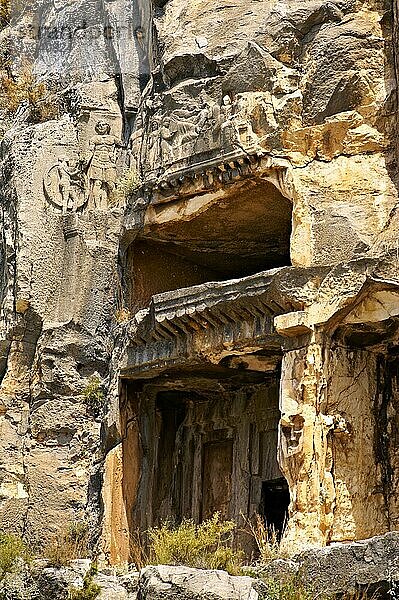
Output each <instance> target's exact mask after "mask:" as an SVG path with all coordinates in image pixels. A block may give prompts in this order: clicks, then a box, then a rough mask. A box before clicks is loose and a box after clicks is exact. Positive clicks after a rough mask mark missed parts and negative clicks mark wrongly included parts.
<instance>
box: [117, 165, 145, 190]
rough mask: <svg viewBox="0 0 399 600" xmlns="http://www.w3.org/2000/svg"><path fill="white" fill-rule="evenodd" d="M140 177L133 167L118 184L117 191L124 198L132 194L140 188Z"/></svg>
mask: <svg viewBox="0 0 399 600" xmlns="http://www.w3.org/2000/svg"><path fill="white" fill-rule="evenodd" d="M141 184H142V181H141V177H140V175H139V174H138V172H137V170H136V169H135V168H134V167H131V168H130V169H129V170H128V171H127V172H126V173H125V175H124V176H123V177H121V179H120V180H119V182H118V191H119V192H120V193H121V194H123V196H124V197H125V198H126V197H127V196H130V195H131V194H134V192H136V191H137V190H138V189H139V187H140V186H141Z"/></svg>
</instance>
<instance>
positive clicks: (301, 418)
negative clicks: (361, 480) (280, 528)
mask: <svg viewBox="0 0 399 600" xmlns="http://www.w3.org/2000/svg"><path fill="white" fill-rule="evenodd" d="M309 338H310V339H309V341H308V345H307V346H305V347H301V348H298V349H293V350H290V351H288V352H286V354H285V355H284V358H283V364H282V377H281V390H280V410H281V421H280V431H279V449H278V459H279V464H280V468H281V470H282V472H283V473H284V475H285V477H286V479H287V481H288V484H289V488H290V495H291V503H290V509H289V521H288V524H287V528H286V531H285V534H284V539H283V543H284V544H287V545H288V546H289V547H290V548H291V549H292V547H293V546H294V547H295V548H298V550H299V549H302V548H304V547H309V546H324V545H325V544H326V542H327V540H328V536H329V533H330V530H331V527H332V522H333V508H334V501H335V491H334V482H333V477H332V474H331V469H332V452H331V442H330V441H329V432H330V430H331V429H332V427H333V425H334V418H333V417H329V416H327V415H324V414H323V412H322V407H323V404H324V403H325V398H324V395H325V389H326V380H325V373H326V366H327V365H326V363H325V358H324V355H325V352H324V340H323V335H322V334H321V333H315V332H312V333H311V334H310V336H309Z"/></svg>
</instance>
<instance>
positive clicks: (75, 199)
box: [44, 156, 85, 214]
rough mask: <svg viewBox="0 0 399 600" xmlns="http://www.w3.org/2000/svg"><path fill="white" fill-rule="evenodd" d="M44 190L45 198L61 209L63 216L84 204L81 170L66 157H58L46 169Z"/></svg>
mask: <svg viewBox="0 0 399 600" xmlns="http://www.w3.org/2000/svg"><path fill="white" fill-rule="evenodd" d="M74 162H75V166H73V163H74ZM44 189H45V192H46V195H47V197H48V198H49V199H50V200H51V202H53V204H55V205H56V206H58V207H59V208H61V209H62V212H63V214H66V213H68V212H75V211H76V210H78V209H79V208H80V207H81V206H83V204H84V203H85V195H84V185H83V182H82V172H81V169H80V168H79V166H78V165H77V161H72V160H71V159H69V158H68V157H67V156H60V157H59V158H58V161H57V162H56V163H55V164H53V165H52V166H51V167H50V168H49V169H48V171H47V173H46V175H45V177H44Z"/></svg>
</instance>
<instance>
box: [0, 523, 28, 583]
mask: <svg viewBox="0 0 399 600" xmlns="http://www.w3.org/2000/svg"><path fill="white" fill-rule="evenodd" d="M21 560H24V561H26V562H29V560H30V555H29V552H28V549H27V546H26V544H25V543H24V542H23V541H22V539H21V538H19V537H17V536H16V535H12V534H10V533H0V579H3V577H4V576H5V575H6V574H7V573H12V572H13V571H14V570H15V569H16V568H17V566H18V563H19V562H20V561H21Z"/></svg>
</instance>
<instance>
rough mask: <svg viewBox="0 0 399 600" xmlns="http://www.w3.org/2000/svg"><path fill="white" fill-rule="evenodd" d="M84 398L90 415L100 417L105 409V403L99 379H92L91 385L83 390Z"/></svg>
mask: <svg viewBox="0 0 399 600" xmlns="http://www.w3.org/2000/svg"><path fill="white" fill-rule="evenodd" d="M83 398H84V402H85V404H86V407H87V410H88V411H89V412H90V414H92V415H93V416H94V417H98V416H99V415H100V414H101V412H102V410H103V408H104V402H105V397H104V392H103V390H102V387H101V381H100V379H99V377H96V376H93V377H90V379H89V383H88V384H87V385H86V387H85V389H84V390H83Z"/></svg>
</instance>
